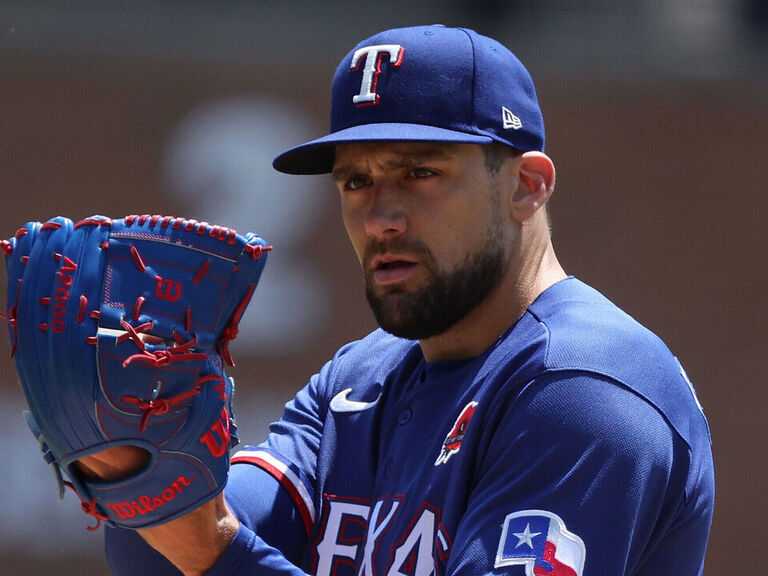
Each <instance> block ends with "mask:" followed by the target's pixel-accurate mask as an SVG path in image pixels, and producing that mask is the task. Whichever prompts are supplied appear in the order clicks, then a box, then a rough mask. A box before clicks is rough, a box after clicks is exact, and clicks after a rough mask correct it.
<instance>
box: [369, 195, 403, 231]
mask: <svg viewBox="0 0 768 576" xmlns="http://www.w3.org/2000/svg"><path fill="white" fill-rule="evenodd" d="M401 194H402V192H401V191H399V190H397V189H396V187H395V186H393V185H381V186H378V187H377V188H376V189H375V190H374V191H373V193H372V196H371V202H370V205H369V207H368V212H367V213H366V215H365V231H366V233H367V234H368V235H369V236H371V237H373V238H385V237H387V236H393V235H397V234H402V233H403V232H405V230H406V228H407V225H408V220H407V217H406V212H405V206H404V205H403V202H402V198H401Z"/></svg>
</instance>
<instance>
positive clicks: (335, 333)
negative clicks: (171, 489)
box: [0, 0, 768, 576]
mask: <svg viewBox="0 0 768 576" xmlns="http://www.w3.org/2000/svg"><path fill="white" fill-rule="evenodd" d="M431 23H443V24H446V25H463V26H467V27H472V28H475V29H476V30H478V31H479V32H481V33H484V34H487V35H490V36H493V37H495V38H497V39H498V40H500V41H501V42H502V43H504V44H506V45H507V46H508V47H510V49H512V50H513V51H514V52H515V53H517V54H518V55H519V56H520V57H521V59H522V60H523V61H524V62H525V63H526V64H527V65H528V67H529V69H530V70H531V72H532V74H533V76H534V78H535V80H536V83H537V87H538V92H539V98H540V102H541V106H542V109H543V111H544V115H545V119H546V122H547V152H548V153H549V155H550V156H551V157H552V158H553V159H554V161H555V164H556V166H557V168H558V186H557V190H556V193H555V196H554V197H553V200H552V203H551V210H552V218H553V225H554V241H555V246H556V249H557V250H558V252H559V255H560V258H561V261H562V262H563V263H564V265H565V267H566V269H567V271H568V272H570V273H572V274H575V275H576V276H578V277H580V278H581V279H583V280H585V281H587V282H589V283H592V284H593V285H595V286H596V287H597V288H599V289H600V290H602V291H603V292H604V293H605V294H606V295H608V296H609V297H610V298H612V299H613V300H614V301H616V302H617V303H618V304H620V305H621V306H622V307H623V308H624V309H625V310H627V311H628V312H629V313H631V314H632V315H633V316H635V317H636V318H637V319H639V320H640V321H641V322H643V323H644V324H646V325H647V326H649V327H650V328H651V329H653V330H654V331H655V332H657V333H658V334H659V335H660V336H661V337H662V338H663V339H664V340H665V341H666V342H667V343H668V345H669V346H670V348H671V349H672V350H673V352H674V353H675V354H676V355H677V356H678V357H679V358H680V359H681V360H682V361H683V363H684V365H685V366H686V368H687V370H688V373H689V374H690V376H691V378H692V380H693V382H694V383H695V385H696V387H697V390H698V394H699V397H700V399H701V401H702V403H703V405H704V408H705V411H706V413H707V415H708V417H709V421H710V425H711V428H712V434H713V437H714V454H715V462H716V467H717V483H718V500H717V509H716V513H715V519H714V526H713V530H712V537H711V541H710V549H709V555H708V562H707V569H706V573H707V574H711V575H715V574H730V573H733V572H734V571H735V570H740V569H742V567H740V568H736V567H735V566H734V563H735V558H739V557H740V555H739V554H738V551H740V550H758V549H760V548H761V547H763V546H764V540H763V538H764V537H765V534H766V531H768V526H767V525H766V514H765V511H766V503H767V502H768V498H767V497H766V495H765V490H766V480H765V478H766V472H768V465H767V464H766V456H768V450H766V438H767V437H768V430H767V429H766V428H767V427H766V416H767V412H766V407H767V406H766V404H767V402H766V397H767V394H766V393H767V392H768V386H767V385H766V374H767V373H768V345H767V344H768V324H767V320H768V318H767V317H766V313H765V302H766V288H767V287H768V282H767V280H768V257H767V250H766V248H767V247H768V242H767V241H768V231H767V230H768V229H767V227H766V225H765V223H764V221H765V219H766V214H768V195H767V194H766V193H767V192H768V3H767V2H765V0H645V1H629V0H585V1H576V2H574V1H572V0H548V1H541V0H506V1H502V0H440V1H437V0H423V1H421V2H412V1H410V0H408V1H406V0H389V1H387V2H376V3H362V2H358V1H352V0H325V1H323V2H315V1H310V0H304V1H295V0H284V1H282V2H265V1H258V0H250V1H245V0H230V1H227V2H214V1H203V0H199V1H181V0H165V1H160V0H157V1H150V0H131V1H130V2H125V1H118V0H100V1H92V2H91V1H85V0H83V1H73V2H64V1H62V2H52V1H41V0H27V1H24V2H22V1H17V2H0V177H1V180H0V236H1V237H8V236H11V235H13V233H14V232H15V230H16V229H17V228H18V227H20V226H21V225H22V224H23V223H24V222H26V221H29V220H45V219H47V218H49V217H52V216H55V215H58V214H64V215H67V216H69V217H71V218H73V219H79V218H83V217H86V216H89V215H91V214H97V213H98V214H106V215H110V216H115V217H119V216H122V215H125V214H170V215H177V216H185V217H189V218H196V219H198V220H206V221H209V222H213V223H218V224H222V225H226V226H230V227H234V228H237V229H238V230H240V231H242V232H245V231H247V230H254V231H257V232H259V233H260V234H262V235H263V236H264V237H265V238H267V239H268V240H269V241H270V242H271V243H273V244H274V245H275V251H274V252H273V253H272V255H271V257H270V262H269V265H268V266H267V270H266V272H265V274H264V277H263V280H262V282H261V284H260V286H259V288H258V290H257V293H256V298H255V301H254V303H253V304H252V305H251V307H250V309H249V311H248V313H247V315H246V317H245V319H244V321H243V323H242V324H241V327H242V332H241V336H240V338H239V339H238V340H237V341H236V342H235V343H234V344H233V346H232V349H233V354H234V356H235V359H236V360H237V361H238V366H237V368H235V369H234V370H232V371H231V372H230V373H231V375H233V376H234V377H235V379H236V380H237V382H238V393H237V397H236V406H237V416H238V420H239V426H240V430H241V436H242V438H243V439H244V440H245V441H246V442H249V443H256V442H258V441H259V440H260V439H262V438H263V436H264V434H265V433H266V430H267V425H268V423H269V422H270V421H272V420H274V419H276V418H277V417H278V416H279V414H280V412H281V409H282V405H283V403H284V402H285V401H287V400H288V399H289V398H290V397H291V396H292V395H293V393H294V392H295V391H296V390H297V389H298V388H299V387H301V386H302V385H303V384H304V383H305V382H306V380H307V378H308V377H309V376H310V375H311V374H312V373H314V372H315V371H317V370H318V369H319V368H320V366H321V365H322V363H323V362H324V361H325V360H326V359H328V358H329V357H330V355H331V354H332V353H333V352H334V351H335V350H336V349H337V348H338V347H339V346H340V345H341V344H343V343H345V342H347V341H349V340H351V339H355V338H358V337H360V336H362V335H363V334H365V333H366V332H367V331H368V330H370V329H371V328H373V327H374V322H373V319H372V317H371V315H370V313H369V311H368V309H367V307H366V305H365V302H364V298H363V290H362V281H361V275H360V273H359V271H358V265H357V262H356V259H355V257H354V254H353V252H352V250H351V248H350V247H349V246H348V244H347V240H346V236H345V234H344V232H343V228H342V224H341V219H340V216H339V213H338V212H339V210H338V205H337V202H338V201H337V198H336V193H335V192H334V189H333V187H332V185H331V182H330V179H329V178H327V177H322V176H320V177H296V176H294V177H289V176H282V175H279V174H277V173H276V172H274V171H273V170H272V169H271V160H272V158H273V157H274V156H275V155H276V154H277V153H279V152H280V151H282V150H283V149H285V148H287V147H289V146H291V145H294V144H297V143H300V142H302V141H304V140H307V139H309V138H313V137H316V136H319V135H322V134H324V133H325V131H326V128H327V109H328V104H329V87H330V81H331V76H332V74H333V71H334V69H335V67H336V64H337V63H338V61H339V60H340V59H341V58H342V57H343V56H344V54H345V53H346V52H347V51H348V50H349V49H350V48H351V47H352V46H353V45H354V44H356V43H357V42H358V41H359V40H362V39H363V38H366V37H367V36H370V35H371V34H373V33H375V32H377V31H379V30H381V29H383V28H388V27H395V26H405V25H413V24H431ZM0 274H2V273H0ZM4 304H5V303H4V295H2V296H0V305H2V306H3V309H4ZM9 351H10V347H9V346H8V343H7V339H5V338H4V339H2V341H0V394H1V396H0V398H1V400H0V455H1V456H2V461H3V464H2V466H1V467H0V486H2V489H3V493H4V494H5V497H4V498H5V500H4V504H2V506H0V576H21V575H38V574H58V575H60V576H66V575H80V574H88V575H101V574H108V573H109V571H108V569H107V567H106V564H105V562H104V560H103V552H102V546H103V543H102V534H103V532H102V531H99V532H96V533H91V532H87V531H86V530H85V526H86V525H87V524H89V523H90V522H89V520H90V519H89V518H87V517H85V516H83V515H82V514H81V513H80V511H79V502H78V501H77V500H76V499H75V498H74V497H73V496H72V495H71V494H69V495H67V497H66V498H65V500H64V502H63V503H62V504H57V503H56V496H55V489H54V480H53V475H52V474H51V473H50V471H49V470H48V469H47V468H46V466H45V464H44V463H43V461H42V459H41V457H40V454H39V452H38V449H37V445H36V443H35V441H34V439H33V438H32V435H31V434H30V433H29V432H28V430H27V428H26V425H25V424H24V421H23V418H22V416H21V411H22V409H23V399H22V395H21V392H20V389H19V387H18V385H17V379H16V376H15V372H14V370H13V367H12V364H11V362H10V360H9V359H8V356H9Z"/></svg>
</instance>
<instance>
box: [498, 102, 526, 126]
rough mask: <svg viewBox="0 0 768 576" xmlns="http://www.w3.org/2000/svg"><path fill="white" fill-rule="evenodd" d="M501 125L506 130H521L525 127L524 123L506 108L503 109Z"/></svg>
mask: <svg viewBox="0 0 768 576" xmlns="http://www.w3.org/2000/svg"><path fill="white" fill-rule="evenodd" d="M501 123H502V126H504V128H512V130H520V128H522V127H523V121H522V120H520V118H518V117H517V116H515V115H514V114H513V113H512V110H510V109H509V108H507V107H505V106H502V107H501Z"/></svg>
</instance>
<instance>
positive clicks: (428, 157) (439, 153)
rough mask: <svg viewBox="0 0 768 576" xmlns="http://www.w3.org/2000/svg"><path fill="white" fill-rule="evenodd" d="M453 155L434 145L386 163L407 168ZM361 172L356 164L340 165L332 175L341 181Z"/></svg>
mask: <svg viewBox="0 0 768 576" xmlns="http://www.w3.org/2000/svg"><path fill="white" fill-rule="evenodd" d="M451 158H452V156H451V155H450V154H449V153H448V152H447V151H446V150H445V148H444V147H442V146H440V147H434V148H428V149H425V150H419V151H416V152H412V153H409V154H401V155H399V156H397V157H396V158H393V159H392V160H389V161H387V162H386V163H385V167H386V168H387V169H396V168H407V167H409V166H418V165H419V164H423V163H424V162H430V161H436V160H450V159H451ZM357 173H360V171H359V170H358V169H357V168H355V167H354V166H351V165H350V166H346V165H345V166H339V167H338V168H336V169H334V170H333V172H332V173H331V176H332V178H333V180H334V182H340V181H342V180H345V179H347V178H349V177H350V176H351V175H352V174H357Z"/></svg>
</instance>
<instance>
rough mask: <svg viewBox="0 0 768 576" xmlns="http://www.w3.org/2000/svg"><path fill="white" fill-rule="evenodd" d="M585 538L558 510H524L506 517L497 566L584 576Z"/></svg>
mask: <svg viewBox="0 0 768 576" xmlns="http://www.w3.org/2000/svg"><path fill="white" fill-rule="evenodd" d="M586 555H587V552H586V548H585V546H584V541H583V540H582V539H581V538H579V537H578V536H577V535H576V534H574V533H572V532H569V531H568V530H567V529H566V527H565V523H564V522H563V520H562V519H561V518H560V516H558V515H557V514H553V513H552V512H548V511H546V510H521V511H520V512H513V513H512V514H509V515H508V516H507V517H506V518H505V519H504V528H503V529H502V532H501V540H500V541H499V549H498V551H497V553H496V563H495V564H494V565H493V567H494V568H500V567H501V566H525V574H526V576H581V575H582V574H583V573H584V559H585V557H586Z"/></svg>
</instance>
